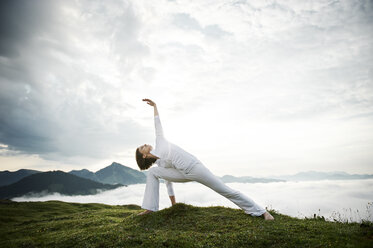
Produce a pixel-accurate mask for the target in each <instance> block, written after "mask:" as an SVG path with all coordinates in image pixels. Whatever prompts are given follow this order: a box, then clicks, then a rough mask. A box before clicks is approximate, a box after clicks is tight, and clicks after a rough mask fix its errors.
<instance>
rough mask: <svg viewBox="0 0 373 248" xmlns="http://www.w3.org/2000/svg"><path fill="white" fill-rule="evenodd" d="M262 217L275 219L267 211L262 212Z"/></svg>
mask: <svg viewBox="0 0 373 248" xmlns="http://www.w3.org/2000/svg"><path fill="white" fill-rule="evenodd" d="M263 217H264V219H265V220H274V219H275V218H273V216H272V215H271V214H270V213H268V212H265V213H264V214H263Z"/></svg>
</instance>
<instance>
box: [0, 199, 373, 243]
mask: <svg viewBox="0 0 373 248" xmlns="http://www.w3.org/2000/svg"><path fill="white" fill-rule="evenodd" d="M141 211H143V210H141V208H140V207H139V206H137V205H124V206H110V205H105V204H81V203H67V202H61V201H47V202H11V201H1V202H0V237H1V239H0V247H69V248H70V247H286V248H288V247H338V248H339V247H373V225H372V223H368V222H364V223H363V224H359V223H340V222H328V221H325V220H323V219H322V218H316V219H297V218H293V217H289V216H286V215H282V214H279V213H277V212H276V211H274V210H269V212H270V213H271V214H272V215H273V216H274V217H275V221H264V219H263V218H261V217H252V216H250V215H247V214H245V213H244V212H243V211H242V210H239V209H232V208H225V207H194V206H191V205H186V204H182V203H178V204H176V205H174V206H172V207H170V208H167V209H163V210H161V211H158V212H155V213H151V214H148V215H143V216H137V215H136V214H137V213H139V212H141Z"/></svg>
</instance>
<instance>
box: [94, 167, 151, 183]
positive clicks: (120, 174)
mask: <svg viewBox="0 0 373 248" xmlns="http://www.w3.org/2000/svg"><path fill="white" fill-rule="evenodd" d="M95 174H96V176H97V177H98V179H99V180H100V182H102V183H108V184H115V183H121V184H125V185H128V184H137V183H145V182H146V176H145V174H144V173H142V172H140V171H138V170H134V169H131V168H129V167H127V166H124V165H121V164H119V163H115V162H113V163H112V164H111V165H109V166H107V167H105V168H103V169H101V170H99V171H97V172H96V173H95Z"/></svg>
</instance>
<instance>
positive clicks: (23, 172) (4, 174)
mask: <svg viewBox="0 0 373 248" xmlns="http://www.w3.org/2000/svg"><path fill="white" fill-rule="evenodd" d="M40 172H41V171H37V170H27V169H20V170H17V171H8V170H6V171H0V186H4V185H8V184H12V183H15V182H17V181H19V180H21V179H22V178H24V177H27V176H29V175H32V174H35V173H40Z"/></svg>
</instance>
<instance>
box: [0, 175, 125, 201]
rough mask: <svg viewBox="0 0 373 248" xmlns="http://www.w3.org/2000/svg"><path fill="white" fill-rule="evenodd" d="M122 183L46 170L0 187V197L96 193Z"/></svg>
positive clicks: (116, 186)
mask: <svg viewBox="0 0 373 248" xmlns="http://www.w3.org/2000/svg"><path fill="white" fill-rule="evenodd" d="M121 186H123V185H120V184H117V185H109V184H102V183H98V182H95V181H92V180H89V179H85V178H81V177H78V176H75V175H72V174H69V173H66V172H63V171H47V172H41V173H36V174H32V175H30V176H27V177H24V178H22V179H21V180H20V181H18V182H15V183H13V184H10V185H6V186H2V187H0V198H1V199H4V198H12V197H17V196H22V195H25V194H30V193H52V192H58V193H61V194H64V195H89V194H96V193H98V192H99V190H109V189H115V188H118V187H121Z"/></svg>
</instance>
